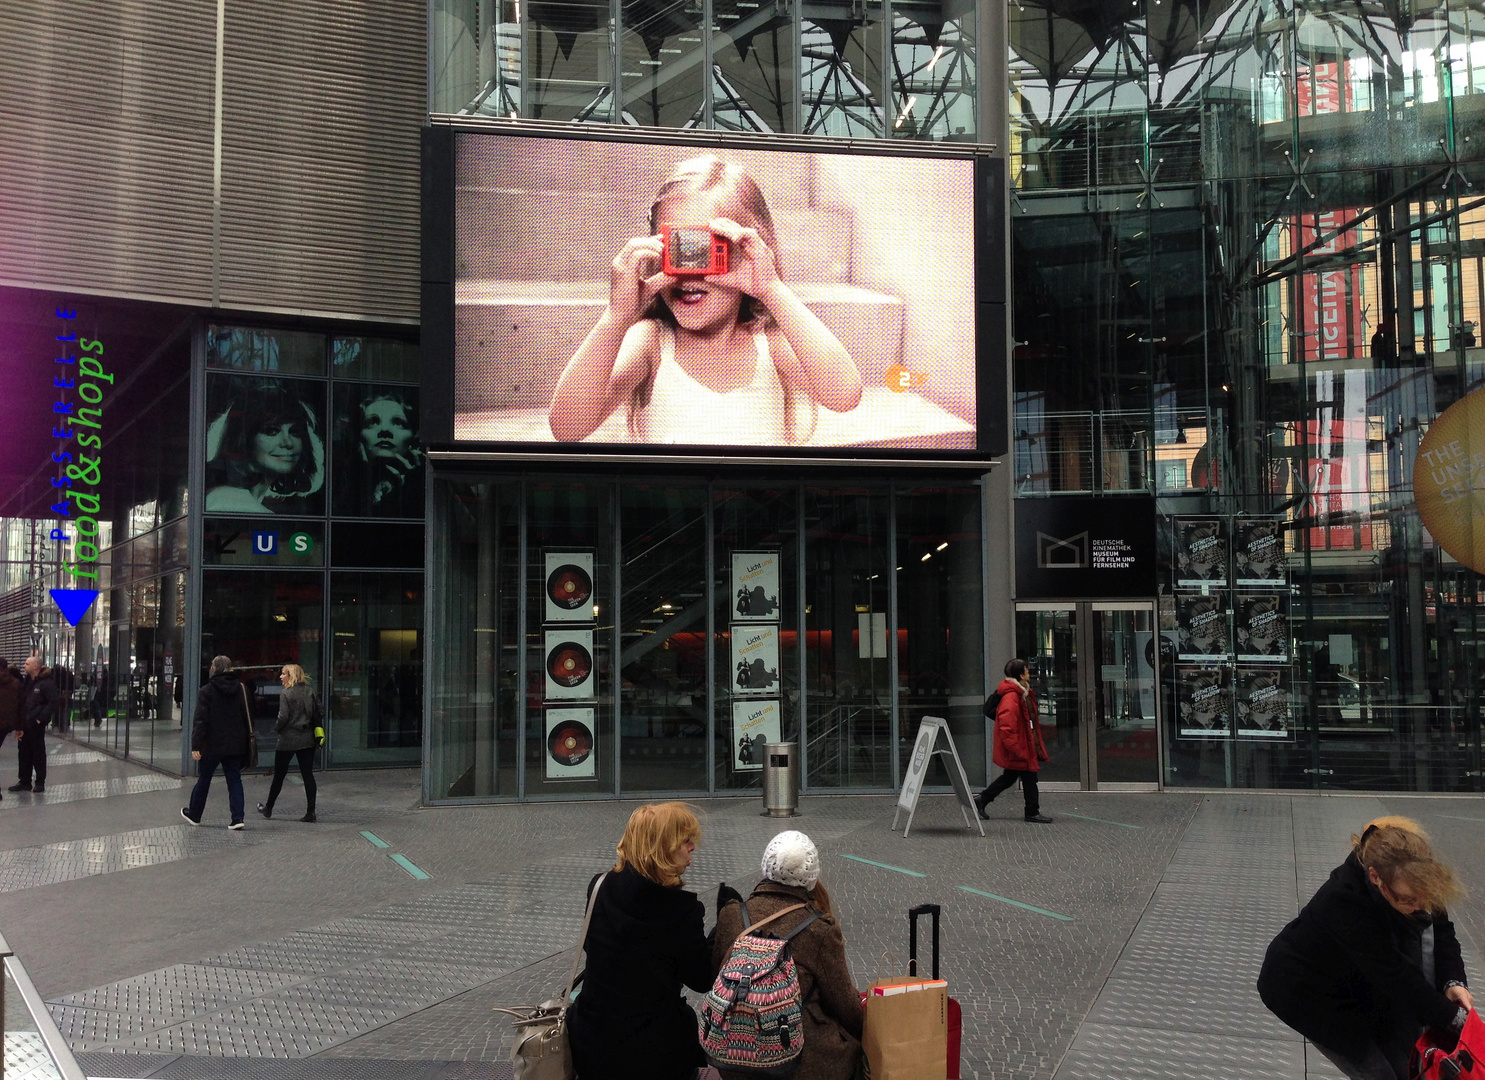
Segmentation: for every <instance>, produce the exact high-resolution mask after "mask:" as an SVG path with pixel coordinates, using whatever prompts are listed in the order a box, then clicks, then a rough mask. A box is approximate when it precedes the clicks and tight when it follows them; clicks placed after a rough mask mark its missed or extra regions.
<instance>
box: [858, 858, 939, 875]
mask: <svg viewBox="0 0 1485 1080" xmlns="http://www.w3.org/2000/svg"><path fill="white" fill-rule="evenodd" d="M841 858H842V859H850V860H851V861H852V862H860V863H865V864H866V865H867V866H875V867H878V868H879V869H882V870H892V871H895V872H896V873H899V874H907V875H908V876H909V877H927V876H928V875H927V874H920V873H918V871H916V870H904V869H903V868H902V867H900V866H888V865H887V864H886V863H884V862H874V861H872V860H871V859H863V858H862V857H861V856H860V855H842V856H841Z"/></svg>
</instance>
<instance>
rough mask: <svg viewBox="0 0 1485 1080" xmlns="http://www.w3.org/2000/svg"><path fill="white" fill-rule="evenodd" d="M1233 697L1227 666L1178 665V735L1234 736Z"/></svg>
mask: <svg viewBox="0 0 1485 1080" xmlns="http://www.w3.org/2000/svg"><path fill="white" fill-rule="evenodd" d="M1231 702H1232V698H1231V696H1230V695H1229V693H1228V686H1227V669H1226V668H1220V667H1188V666H1186V665H1184V664H1182V665H1178V666H1177V667H1176V735H1177V736H1178V737H1179V738H1182V739H1228V738H1231V737H1232V704H1231Z"/></svg>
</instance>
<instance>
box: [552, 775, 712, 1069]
mask: <svg viewBox="0 0 1485 1080" xmlns="http://www.w3.org/2000/svg"><path fill="white" fill-rule="evenodd" d="M700 839H701V824H700V823H699V822H698V821H697V820H696V815H695V814H694V813H692V811H691V808H690V807H688V806H686V805H685V804H684V803H677V802H670V803H658V804H654V805H649V806H641V807H640V808H639V809H638V810H636V811H634V813H633V814H631V815H630V817H629V824H628V826H627V827H626V828H625V829H624V838H623V839H622V840H620V841H619V844H618V848H617V850H618V859H617V860H616V861H615V863H614V868H613V871H612V872H611V873H610V874H609V875H608V876H607V877H605V878H604V879H603V884H602V885H601V886H600V887H599V889H598V899H597V901H596V902H595V903H594V905H593V921H592V922H591V923H590V924H589V926H588V936H587V939H586V949H587V954H588V960H587V969H586V974H585V975H584V976H583V983H582V992H581V993H580V994H579V995H578V999H577V1001H576V1003H575V1004H574V1005H573V1007H572V1009H571V1010H570V1011H569V1012H568V1014H567V1023H568V1038H569V1040H570V1043H571V1046H572V1060H573V1065H574V1067H575V1068H576V1070H577V1074H578V1076H579V1077H581V1078H582V1080H689V1078H690V1077H692V1076H694V1075H695V1073H696V1070H697V1069H698V1068H699V1067H700V1066H702V1065H705V1064H706V1059H705V1057H704V1056H703V1055H702V1053H701V1043H700V1042H699V1041H698V1039H697V1035H696V1013H695V1012H693V1011H692V1009H691V1006H690V1005H688V1004H686V999H685V998H684V997H682V996H681V987H682V986H689V987H690V988H691V989H692V990H695V991H697V992H699V993H705V992H706V991H707V990H709V989H711V982H712V962H711V949H710V946H709V944H708V942H707V938H706V933H705V931H704V929H703V923H704V921H705V914H706V912H705V909H704V908H703V906H702V903H701V901H700V900H698V899H697V898H696V894H695V893H692V892H687V891H686V890H685V889H684V888H683V886H684V885H685V882H684V881H683V880H682V879H681V875H682V874H683V873H685V871H686V868H687V867H689V866H690V865H691V856H692V854H693V853H694V852H695V851H696V844H697V842H698V841H700ZM597 881H598V876H597V875H594V878H593V881H592V882H589V884H588V894H589V896H591V895H592V892H593V887H594V883H595V882H597Z"/></svg>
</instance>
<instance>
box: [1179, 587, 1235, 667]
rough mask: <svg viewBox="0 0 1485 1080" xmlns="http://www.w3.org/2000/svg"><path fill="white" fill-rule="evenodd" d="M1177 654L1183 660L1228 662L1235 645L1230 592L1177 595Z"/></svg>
mask: <svg viewBox="0 0 1485 1080" xmlns="http://www.w3.org/2000/svg"><path fill="white" fill-rule="evenodd" d="M1176 630H1177V632H1178V634H1179V642H1178V644H1177V647H1176V655H1177V658H1178V659H1181V660H1227V659H1230V658H1231V656H1232V642H1231V641H1230V640H1229V639H1228V633H1227V593H1225V592H1220V591H1219V592H1214V593H1212V594H1210V595H1205V596H1204V595H1202V594H1201V593H1177V594H1176Z"/></svg>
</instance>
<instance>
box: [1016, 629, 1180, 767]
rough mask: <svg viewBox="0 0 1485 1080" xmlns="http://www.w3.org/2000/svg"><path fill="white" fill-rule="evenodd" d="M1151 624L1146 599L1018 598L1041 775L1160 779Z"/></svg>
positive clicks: (1021, 651) (1020, 648)
mask: <svg viewBox="0 0 1485 1080" xmlns="http://www.w3.org/2000/svg"><path fill="white" fill-rule="evenodd" d="M1154 625H1155V610H1154V605H1153V604H1151V603H1149V602H1148V601H1108V600H1093V601H1088V600H1083V601H1064V602H1055V603H1027V604H1018V605H1017V610H1016V653H1017V655H1018V656H1020V657H1022V658H1023V659H1025V660H1026V662H1027V663H1028V664H1029V665H1030V668H1031V685H1032V689H1033V690H1035V691H1036V696H1037V707H1038V710H1039V712H1040V720H1041V725H1042V737H1043V739H1044V740H1045V741H1046V744H1047V754H1048V756H1049V758H1050V760H1049V761H1048V762H1047V763H1046V764H1044V765H1043V766H1042V772H1041V779H1042V782H1043V783H1052V784H1056V783H1062V784H1076V785H1077V786H1078V787H1080V788H1082V789H1084V790H1088V791H1093V790H1097V789H1098V788H1099V787H1103V788H1105V789H1107V788H1110V787H1122V786H1124V785H1136V786H1139V787H1142V788H1143V787H1156V786H1158V785H1159V783H1160V746H1159V739H1160V725H1159V722H1158V715H1157V709H1158V707H1159V704H1158V703H1159V695H1158V694H1157V693H1156V687H1157V686H1158V685H1159V683H1158V682H1157V678H1158V670H1159V663H1160V657H1159V642H1158V641H1157V640H1156V637H1155V633H1154Z"/></svg>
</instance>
